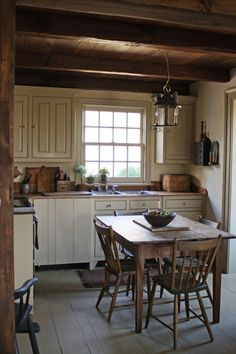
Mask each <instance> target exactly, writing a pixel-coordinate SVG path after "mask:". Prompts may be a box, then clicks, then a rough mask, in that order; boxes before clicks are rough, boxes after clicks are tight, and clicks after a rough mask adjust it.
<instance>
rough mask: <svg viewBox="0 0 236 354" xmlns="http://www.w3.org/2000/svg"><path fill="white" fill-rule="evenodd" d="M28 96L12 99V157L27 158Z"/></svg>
mask: <svg viewBox="0 0 236 354" xmlns="http://www.w3.org/2000/svg"><path fill="white" fill-rule="evenodd" d="M28 105H29V101H28V96H15V99H14V157H15V158H17V157H21V158H27V157H28Z"/></svg>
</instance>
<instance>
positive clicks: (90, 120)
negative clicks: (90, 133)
mask: <svg viewBox="0 0 236 354" xmlns="http://www.w3.org/2000/svg"><path fill="white" fill-rule="evenodd" d="M84 125H90V126H96V127H97V126H98V111H85V122H84Z"/></svg>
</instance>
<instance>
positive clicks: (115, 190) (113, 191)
mask: <svg viewBox="0 0 236 354" xmlns="http://www.w3.org/2000/svg"><path fill="white" fill-rule="evenodd" d="M116 188H118V184H113V185H112V187H111V190H112V193H114V194H115V193H116V192H117V189H116Z"/></svg>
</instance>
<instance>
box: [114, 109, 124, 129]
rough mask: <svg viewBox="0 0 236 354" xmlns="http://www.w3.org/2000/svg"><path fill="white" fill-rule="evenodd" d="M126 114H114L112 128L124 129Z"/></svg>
mask: <svg viewBox="0 0 236 354" xmlns="http://www.w3.org/2000/svg"><path fill="white" fill-rule="evenodd" d="M126 118H127V114H126V113H125V112H115V113H114V127H126V126H127V119H126Z"/></svg>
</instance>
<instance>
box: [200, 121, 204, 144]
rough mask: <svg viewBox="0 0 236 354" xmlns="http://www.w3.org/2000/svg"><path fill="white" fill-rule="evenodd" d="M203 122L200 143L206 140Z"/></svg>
mask: <svg viewBox="0 0 236 354" xmlns="http://www.w3.org/2000/svg"><path fill="white" fill-rule="evenodd" d="M203 124H204V123H203V120H202V121H201V133H200V141H203V140H204V125H203Z"/></svg>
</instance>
